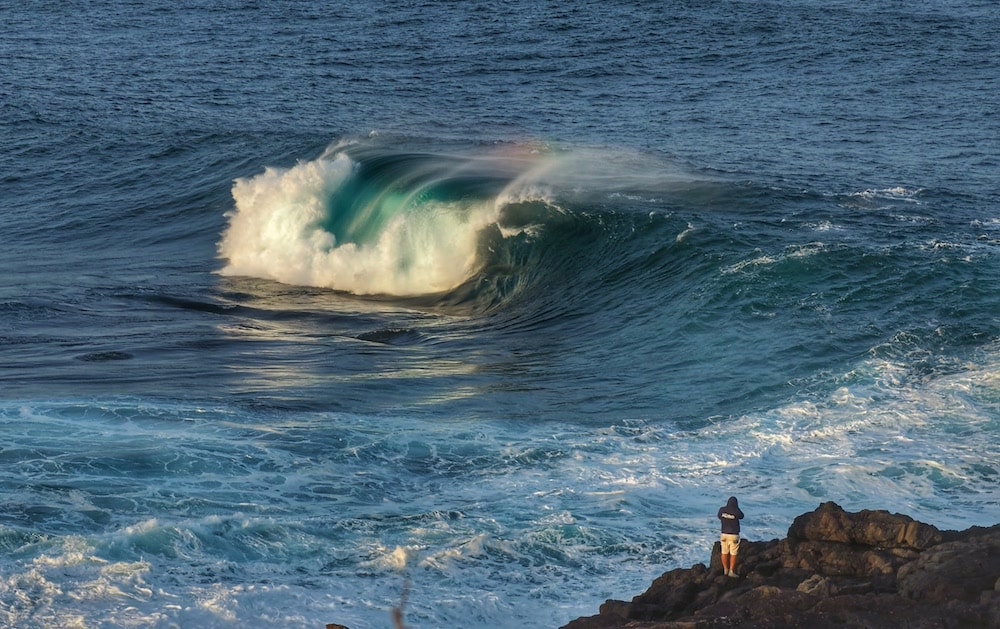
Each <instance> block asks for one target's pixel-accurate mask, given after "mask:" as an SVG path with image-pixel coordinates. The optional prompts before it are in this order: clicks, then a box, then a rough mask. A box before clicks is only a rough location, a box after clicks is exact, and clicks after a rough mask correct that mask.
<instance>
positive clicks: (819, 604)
mask: <svg viewBox="0 0 1000 629" xmlns="http://www.w3.org/2000/svg"><path fill="white" fill-rule="evenodd" d="M719 551H720V548H719V543H718V542H716V543H715V546H714V548H713V549H712V558H711V562H710V566H709V567H705V565H704V564H695V565H694V566H692V567H690V568H686V569H684V568H680V569H677V570H671V571H670V572H667V573H665V574H663V575H662V576H661V577H659V578H658V579H656V580H655V581H654V582H653V584H652V585H651V586H650V588H649V589H648V590H646V591H645V592H644V593H642V594H640V595H639V596H636V597H635V598H633V599H632V601H631V602H625V601H615V600H609V601H607V602H605V603H604V604H603V605H601V608H600V613H599V614H598V615H596V616H590V617H586V618H579V619H577V620H574V621H572V622H570V623H569V624H567V625H565V627H563V629H610V628H622V629H624V628H627V629H702V628H705V629H708V628H712V627H737V626H738V627H744V628H748V629H753V628H764V627H768V628H775V629H776V628H781V627H789V628H791V627H803V628H804V627H808V628H809V629H822V628H827V627H830V628H833V627H837V628H838V629H845V628H848V627H872V628H876V627H909V628H911V629H932V628H933V629H938V628H941V629H950V628H952V627H955V628H959V627H961V628H964V627H976V628H980V627H992V628H1000V524H998V525H995V526H992V527H990V528H981V527H973V528H970V529H966V530H965V531H940V530H938V529H937V528H935V527H933V526H931V525H929V524H923V523H921V522H917V521H915V520H913V519H912V518H910V517H909V516H905V515H899V514H891V513H889V512H887V511H867V510H865V511H860V512H857V513H848V512H847V511H844V510H843V509H842V508H841V507H840V506H839V505H837V504H835V503H833V502H826V503H823V504H821V505H820V506H819V508H817V509H816V510H815V511H813V512H811V513H806V514H803V515H800V516H799V517H797V518H796V519H795V521H794V522H793V523H792V525H791V527H789V529H788V537H787V538H785V539H782V540H771V541H769V542H753V541H749V540H743V542H742V543H741V544H740V554H739V561H738V564H737V572H738V573H739V575H740V576H739V577H738V578H731V577H726V576H724V575H723V574H722V563H721V560H720V555H719Z"/></svg>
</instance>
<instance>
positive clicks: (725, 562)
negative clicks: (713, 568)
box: [722, 554, 731, 574]
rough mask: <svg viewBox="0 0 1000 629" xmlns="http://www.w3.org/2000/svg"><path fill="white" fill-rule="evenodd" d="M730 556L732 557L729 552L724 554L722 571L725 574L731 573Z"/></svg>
mask: <svg viewBox="0 0 1000 629" xmlns="http://www.w3.org/2000/svg"><path fill="white" fill-rule="evenodd" d="M730 557H731V555H728V554H726V555H723V556H722V572H723V574H729V558H730Z"/></svg>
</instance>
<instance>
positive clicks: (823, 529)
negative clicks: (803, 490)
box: [788, 502, 943, 550]
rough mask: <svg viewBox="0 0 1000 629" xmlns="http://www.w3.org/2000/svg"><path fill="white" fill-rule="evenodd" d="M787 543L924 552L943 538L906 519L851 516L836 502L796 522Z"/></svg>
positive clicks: (864, 513)
mask: <svg viewBox="0 0 1000 629" xmlns="http://www.w3.org/2000/svg"><path fill="white" fill-rule="evenodd" d="M788 539H789V540H794V541H798V540H813V541H824V542H838V543H841V544H857V545H860V546H871V547H872V548H878V549H889V548H912V549H914V550H924V549H925V548H930V547H931V546H934V545H935V544H940V543H941V541H942V540H943V536H942V535H941V531H939V530H938V529H937V528H935V527H933V526H931V525H930V524H924V523H922V522H917V521H916V520H914V519H913V518H911V517H909V516H906V515H899V514H892V513H889V512H888V511H868V510H865V511H859V512H857V513H848V512H847V511H844V510H843V509H842V508H841V507H840V506H839V505H838V504H836V503H834V502H824V503H823V504H821V505H820V506H819V508H818V509H816V510H815V511H813V512H811V513H805V514H803V515H800V516H799V517H797V518H795V521H794V522H792V525H791V526H790V527H789V528H788Z"/></svg>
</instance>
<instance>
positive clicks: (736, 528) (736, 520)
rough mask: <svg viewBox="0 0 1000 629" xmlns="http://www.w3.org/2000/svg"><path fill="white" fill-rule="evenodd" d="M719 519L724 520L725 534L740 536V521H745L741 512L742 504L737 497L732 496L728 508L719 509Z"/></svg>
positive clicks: (723, 529) (727, 504)
mask: <svg viewBox="0 0 1000 629" xmlns="http://www.w3.org/2000/svg"><path fill="white" fill-rule="evenodd" d="M719 519H720V520H722V532H723V533H727V534H729V535H739V534H740V520H742V519H743V512H742V511H740V503H739V501H738V500H736V496H730V497H729V502H727V503H726V506H724V507H722V508H721V509H719Z"/></svg>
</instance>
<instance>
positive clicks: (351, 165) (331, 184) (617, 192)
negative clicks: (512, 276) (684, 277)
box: [219, 141, 686, 296]
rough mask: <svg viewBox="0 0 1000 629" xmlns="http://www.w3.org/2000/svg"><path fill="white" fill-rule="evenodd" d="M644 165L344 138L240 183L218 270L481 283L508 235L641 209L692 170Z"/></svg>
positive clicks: (513, 149) (348, 281) (431, 284)
mask: <svg viewBox="0 0 1000 629" xmlns="http://www.w3.org/2000/svg"><path fill="white" fill-rule="evenodd" d="M639 161H641V160H640V158H637V157H635V156H627V157H623V156H616V158H615V159H610V156H609V155H608V154H599V153H597V152H588V151H579V152H572V153H570V152H560V151H552V150H545V149H539V148H538V147H537V146H533V145H531V146H524V145H519V146H508V147H505V148H503V149H500V150H497V149H496V148H493V149H491V150H489V151H485V152H475V153H468V152H467V153H464V154H457V155H456V154H441V153H430V152H419V153H416V152H405V151H400V150H398V149H395V148H392V147H385V146H380V145H377V144H375V143H373V142H370V141H368V142H365V143H357V142H354V143H345V144H341V145H338V146H335V147H333V148H331V149H329V150H328V151H327V152H326V153H325V154H323V155H322V156H321V157H319V158H317V159H315V160H313V161H308V162H301V163H299V164H298V165H296V166H294V167H292V168H289V169H277V168H268V169H266V170H265V171H264V172H263V173H261V174H259V175H257V176H254V177H251V178H247V179H239V180H237V181H236V182H235V184H234V186H233V190H232V194H233V198H234V200H235V208H234V210H233V211H232V212H230V213H229V214H228V219H229V225H228V227H227V229H226V230H225V232H224V233H223V236H222V240H221V242H220V243H219V253H220V256H221V257H222V258H223V259H224V260H225V266H224V268H223V269H222V271H221V272H222V274H224V275H230V276H237V275H241V276H251V277H260V278H267V279H273V280H277V281H279V282H283V283H286V284H292V285H301V286H314V287H325V288H331V289H334V290H338V291H345V292H350V293H354V294H359V295H377V294H384V295H393V296H417V295H435V294H436V295H441V294H446V293H449V292H453V291H455V290H456V289H457V288H459V287H461V286H463V285H465V286H466V287H468V286H470V285H478V286H480V287H482V286H484V285H485V284H490V281H489V280H488V279H487V281H485V282H484V281H483V279H484V278H483V275H482V274H483V273H484V271H485V272H486V273H491V271H490V269H493V270H495V269H500V268H505V267H508V266H509V265H510V264H515V263H516V259H517V258H518V254H517V253H515V252H513V251H511V250H510V249H509V247H510V246H513V245H512V243H513V241H515V240H518V239H520V240H521V241H523V240H524V239H525V238H528V239H531V238H533V237H535V236H537V235H538V234H539V233H541V232H544V230H545V226H546V225H550V226H551V225H552V224H554V223H563V222H565V221H566V220H570V219H568V218H567V217H569V216H570V215H572V216H575V217H576V218H581V217H582V216H583V214H582V213H581V212H585V211H586V209H587V208H594V207H598V206H599V205H600V203H601V202H602V200H607V199H614V198H617V199H618V200H619V204H620V202H621V201H622V200H623V199H628V200H629V201H630V202H631V203H632V204H638V205H642V199H643V198H644V197H643V195H644V194H646V197H649V196H650V195H652V196H655V194H656V192H655V191H651V190H661V189H662V185H663V183H664V181H666V180H671V181H678V180H682V179H684V178H685V177H686V175H683V174H682V173H679V172H676V171H675V172H666V171H664V170H662V169H660V170H658V171H657V170H656V169H652V168H650V167H649V165H648V164H639ZM643 189H646V190H647V192H645V193H644V192H643ZM661 191H662V190H661ZM522 244H523V242H522ZM490 288H491V289H496V286H495V284H492V285H491V286H490ZM460 292H461V291H460Z"/></svg>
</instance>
